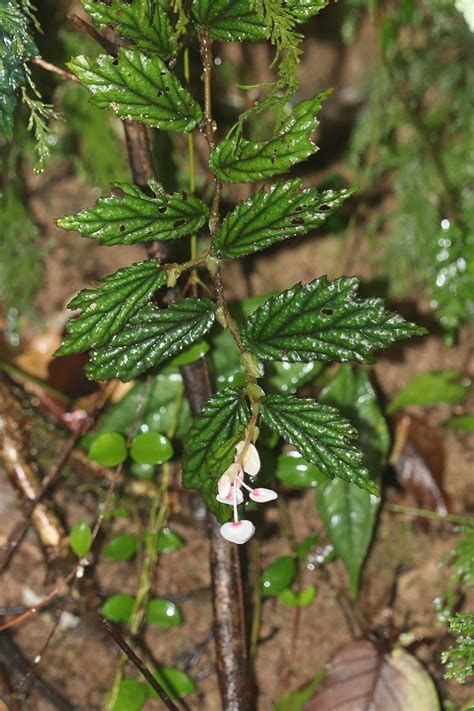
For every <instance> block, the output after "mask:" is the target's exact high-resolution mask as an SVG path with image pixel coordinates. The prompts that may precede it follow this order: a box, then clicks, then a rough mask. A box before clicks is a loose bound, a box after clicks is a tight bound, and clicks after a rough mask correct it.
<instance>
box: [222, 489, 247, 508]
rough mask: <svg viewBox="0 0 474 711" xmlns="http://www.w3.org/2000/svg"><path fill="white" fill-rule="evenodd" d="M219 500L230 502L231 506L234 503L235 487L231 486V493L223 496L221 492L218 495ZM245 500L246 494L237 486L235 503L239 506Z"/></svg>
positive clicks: (225, 502) (224, 502)
mask: <svg viewBox="0 0 474 711" xmlns="http://www.w3.org/2000/svg"><path fill="white" fill-rule="evenodd" d="M216 499H217V501H219V502H220V503H221V504H229V505H230V506H233V505H234V487H233V486H231V488H230V491H229V493H228V494H227V496H221V495H220V494H219V495H218V496H216ZM243 500H244V495H243V494H242V492H241V491H240V489H239V488H237V493H236V499H235V503H236V504H237V506H238V505H239V504H241V503H242V502H243Z"/></svg>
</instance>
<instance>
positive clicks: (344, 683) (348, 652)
mask: <svg viewBox="0 0 474 711" xmlns="http://www.w3.org/2000/svg"><path fill="white" fill-rule="evenodd" d="M304 708H305V711H439V708H440V706H439V700H438V696H437V694H436V690H435V687H434V684H433V682H432V680H431V677H430V676H429V674H428V672H427V671H426V670H425V669H424V668H423V667H422V665H421V664H420V662H419V661H418V660H417V659H416V658H415V657H414V656H413V655H411V654H409V653H408V652H406V651H405V650H403V649H396V650H394V651H393V652H391V653H389V654H384V653H382V652H380V651H379V650H378V649H377V647H376V646H375V644H372V642H369V641H368V640H359V641H357V642H350V643H349V644H346V645H344V646H343V647H340V648H339V650H338V651H337V652H336V654H335V655H334V657H333V658H332V660H331V662H330V663H329V665H328V667H327V670H326V676H325V678H324V679H323V681H322V683H321V684H320V686H319V689H318V693H317V695H316V696H315V697H314V698H313V699H312V700H311V701H310V702H309V703H308V704H307V705H306V706H305V707H304Z"/></svg>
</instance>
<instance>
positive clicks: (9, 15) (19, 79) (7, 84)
mask: <svg viewBox="0 0 474 711" xmlns="http://www.w3.org/2000/svg"><path fill="white" fill-rule="evenodd" d="M36 54H38V48H37V46H36V44H35V42H34V40H33V38H32V37H31V35H30V34H29V32H28V19H27V17H26V16H25V14H24V13H23V12H21V10H20V8H19V7H18V3H16V2H13V1H12V0H3V2H2V7H0V133H3V134H5V135H6V136H7V138H11V137H12V135H13V112H14V110H15V106H16V103H17V96H16V92H17V91H18V89H19V88H20V87H21V86H23V85H24V83H25V69H24V64H25V62H26V61H27V60H28V59H29V58H30V57H33V56H34V55H36Z"/></svg>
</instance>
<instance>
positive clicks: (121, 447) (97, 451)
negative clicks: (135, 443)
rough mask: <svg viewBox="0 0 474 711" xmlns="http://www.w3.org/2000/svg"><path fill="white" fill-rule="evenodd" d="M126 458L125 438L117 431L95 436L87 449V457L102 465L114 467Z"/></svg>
mask: <svg viewBox="0 0 474 711" xmlns="http://www.w3.org/2000/svg"><path fill="white" fill-rule="evenodd" d="M126 458H127V446H126V444H125V439H124V438H123V437H122V435H121V434H119V433H118V432H104V433H103V434H101V435H99V436H98V437H96V438H95V440H94V441H93V442H92V445H91V448H90V450H89V459H92V461H93V462H98V463H99V464H102V466H104V467H116V466H117V465H119V464H122V462H124V461H125V460H126Z"/></svg>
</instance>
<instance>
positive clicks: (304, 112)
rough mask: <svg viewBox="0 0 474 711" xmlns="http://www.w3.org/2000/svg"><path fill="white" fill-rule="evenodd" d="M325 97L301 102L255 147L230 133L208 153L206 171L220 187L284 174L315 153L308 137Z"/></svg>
mask: <svg viewBox="0 0 474 711" xmlns="http://www.w3.org/2000/svg"><path fill="white" fill-rule="evenodd" d="M326 96H327V93H325V94H318V95H317V96H315V97H314V98H312V99H306V100H305V101H301V102H300V103H299V104H297V105H296V106H295V108H294V109H293V111H292V113H291V114H290V115H289V116H288V118H286V119H285V121H284V122H283V123H282V124H281V126H280V127H279V129H278V131H277V132H276V133H275V134H274V135H273V136H272V138H270V140H268V141H264V142H262V143H255V142H253V141H248V140H247V139H245V138H243V137H242V135H241V134H240V133H239V132H237V131H235V130H234V131H233V132H232V133H230V134H228V135H227V136H226V138H224V140H223V141H221V142H220V143H219V144H218V146H217V148H216V149H215V150H214V151H213V152H212V154H211V157H210V159H209V167H210V169H211V170H212V172H213V173H215V174H216V175H217V176H218V177H219V178H220V179H221V180H222V181H224V183H248V182H252V181H255V180H262V179H263V178H271V177H272V176H273V175H280V174H281V173H286V172H287V171H288V170H289V169H290V168H291V166H293V165H295V163H300V162H301V161H303V160H306V158H308V157H309V156H310V155H312V154H313V153H316V151H317V150H318V148H317V146H316V145H315V144H314V143H313V141H312V140H311V134H312V133H313V131H314V130H315V128H316V126H317V125H318V120H317V118H316V114H317V113H318V111H319V110H320V108H321V103H322V101H323V99H324V98H325V97H326Z"/></svg>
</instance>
